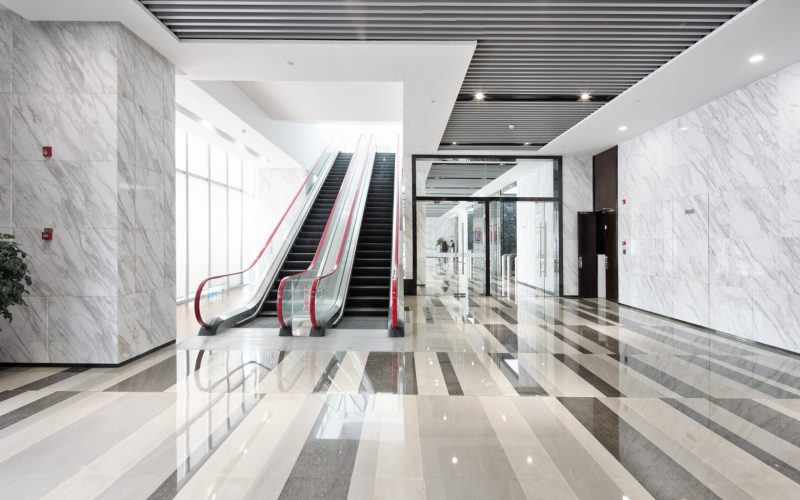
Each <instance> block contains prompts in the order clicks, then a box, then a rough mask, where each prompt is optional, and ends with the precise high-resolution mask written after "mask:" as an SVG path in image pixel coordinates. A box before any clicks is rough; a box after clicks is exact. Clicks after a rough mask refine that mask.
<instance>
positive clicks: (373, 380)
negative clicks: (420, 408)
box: [359, 352, 417, 394]
mask: <svg viewBox="0 0 800 500" xmlns="http://www.w3.org/2000/svg"><path fill="white" fill-rule="evenodd" d="M408 354H410V353H402V352H371V353H369V356H368V357H367V364H366V366H365V367H364V376H363V378H362V379H361V387H360V388H359V392H361V393H365V394H380V393H384V394H416V393H417V379H416V374H415V373H414V372H415V370H414V364H413V363H414V361H413V356H408ZM409 358H410V359H411V366H410V367H409V366H408V364H407V363H408V360H409Z"/></svg>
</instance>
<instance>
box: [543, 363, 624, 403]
mask: <svg viewBox="0 0 800 500" xmlns="http://www.w3.org/2000/svg"><path fill="white" fill-rule="evenodd" d="M553 357H555V358H556V359H557V360H559V361H561V362H562V363H564V365H566V367H567V368H569V369H570V370H572V371H574V372H575V373H577V374H578V375H579V376H580V377H581V378H582V379H583V380H585V381H587V382H589V383H590V384H591V385H592V387H594V388H595V389H597V390H598V391H600V392H601V393H603V395H605V396H609V397H612V398H618V397H621V396H624V395H623V394H622V393H621V392H619V391H618V390H617V389H615V388H614V387H612V386H611V385H610V384H609V383H608V382H606V381H605V380H603V379H602V378H600V377H598V376H597V375H595V374H594V372H592V371H591V370H589V369H588V368H586V367H585V366H583V365H582V364H580V363H579V362H578V361H575V360H574V359H572V358H571V357H569V356H567V355H566V354H553Z"/></svg>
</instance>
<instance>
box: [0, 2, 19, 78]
mask: <svg viewBox="0 0 800 500" xmlns="http://www.w3.org/2000/svg"><path fill="white" fill-rule="evenodd" d="M19 22H20V18H19V16H17V15H15V14H14V13H13V12H11V11H9V10H8V9H6V8H5V7H2V6H0V92H11V81H12V78H11V73H12V66H11V58H12V50H13V47H14V44H13V40H14V25H15V24H16V23H19Z"/></svg>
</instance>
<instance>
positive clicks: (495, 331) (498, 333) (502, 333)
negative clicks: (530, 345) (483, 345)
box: [483, 324, 519, 353]
mask: <svg viewBox="0 0 800 500" xmlns="http://www.w3.org/2000/svg"><path fill="white" fill-rule="evenodd" d="M483 326H485V327H486V329H487V330H489V333H491V334H492V336H493V337H494V338H496V339H497V341H498V342H500V343H501V344H502V345H503V347H505V349H506V351H508V352H510V353H518V352H519V337H517V334H516V333H514V332H513V331H511V328H509V327H507V326H506V325H492V324H485V325H483Z"/></svg>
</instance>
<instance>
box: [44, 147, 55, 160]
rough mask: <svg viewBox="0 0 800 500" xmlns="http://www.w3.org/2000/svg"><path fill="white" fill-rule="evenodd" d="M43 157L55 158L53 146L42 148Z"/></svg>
mask: <svg viewBox="0 0 800 500" xmlns="http://www.w3.org/2000/svg"><path fill="white" fill-rule="evenodd" d="M42 156H43V157H44V158H52V157H53V146H42Z"/></svg>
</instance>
